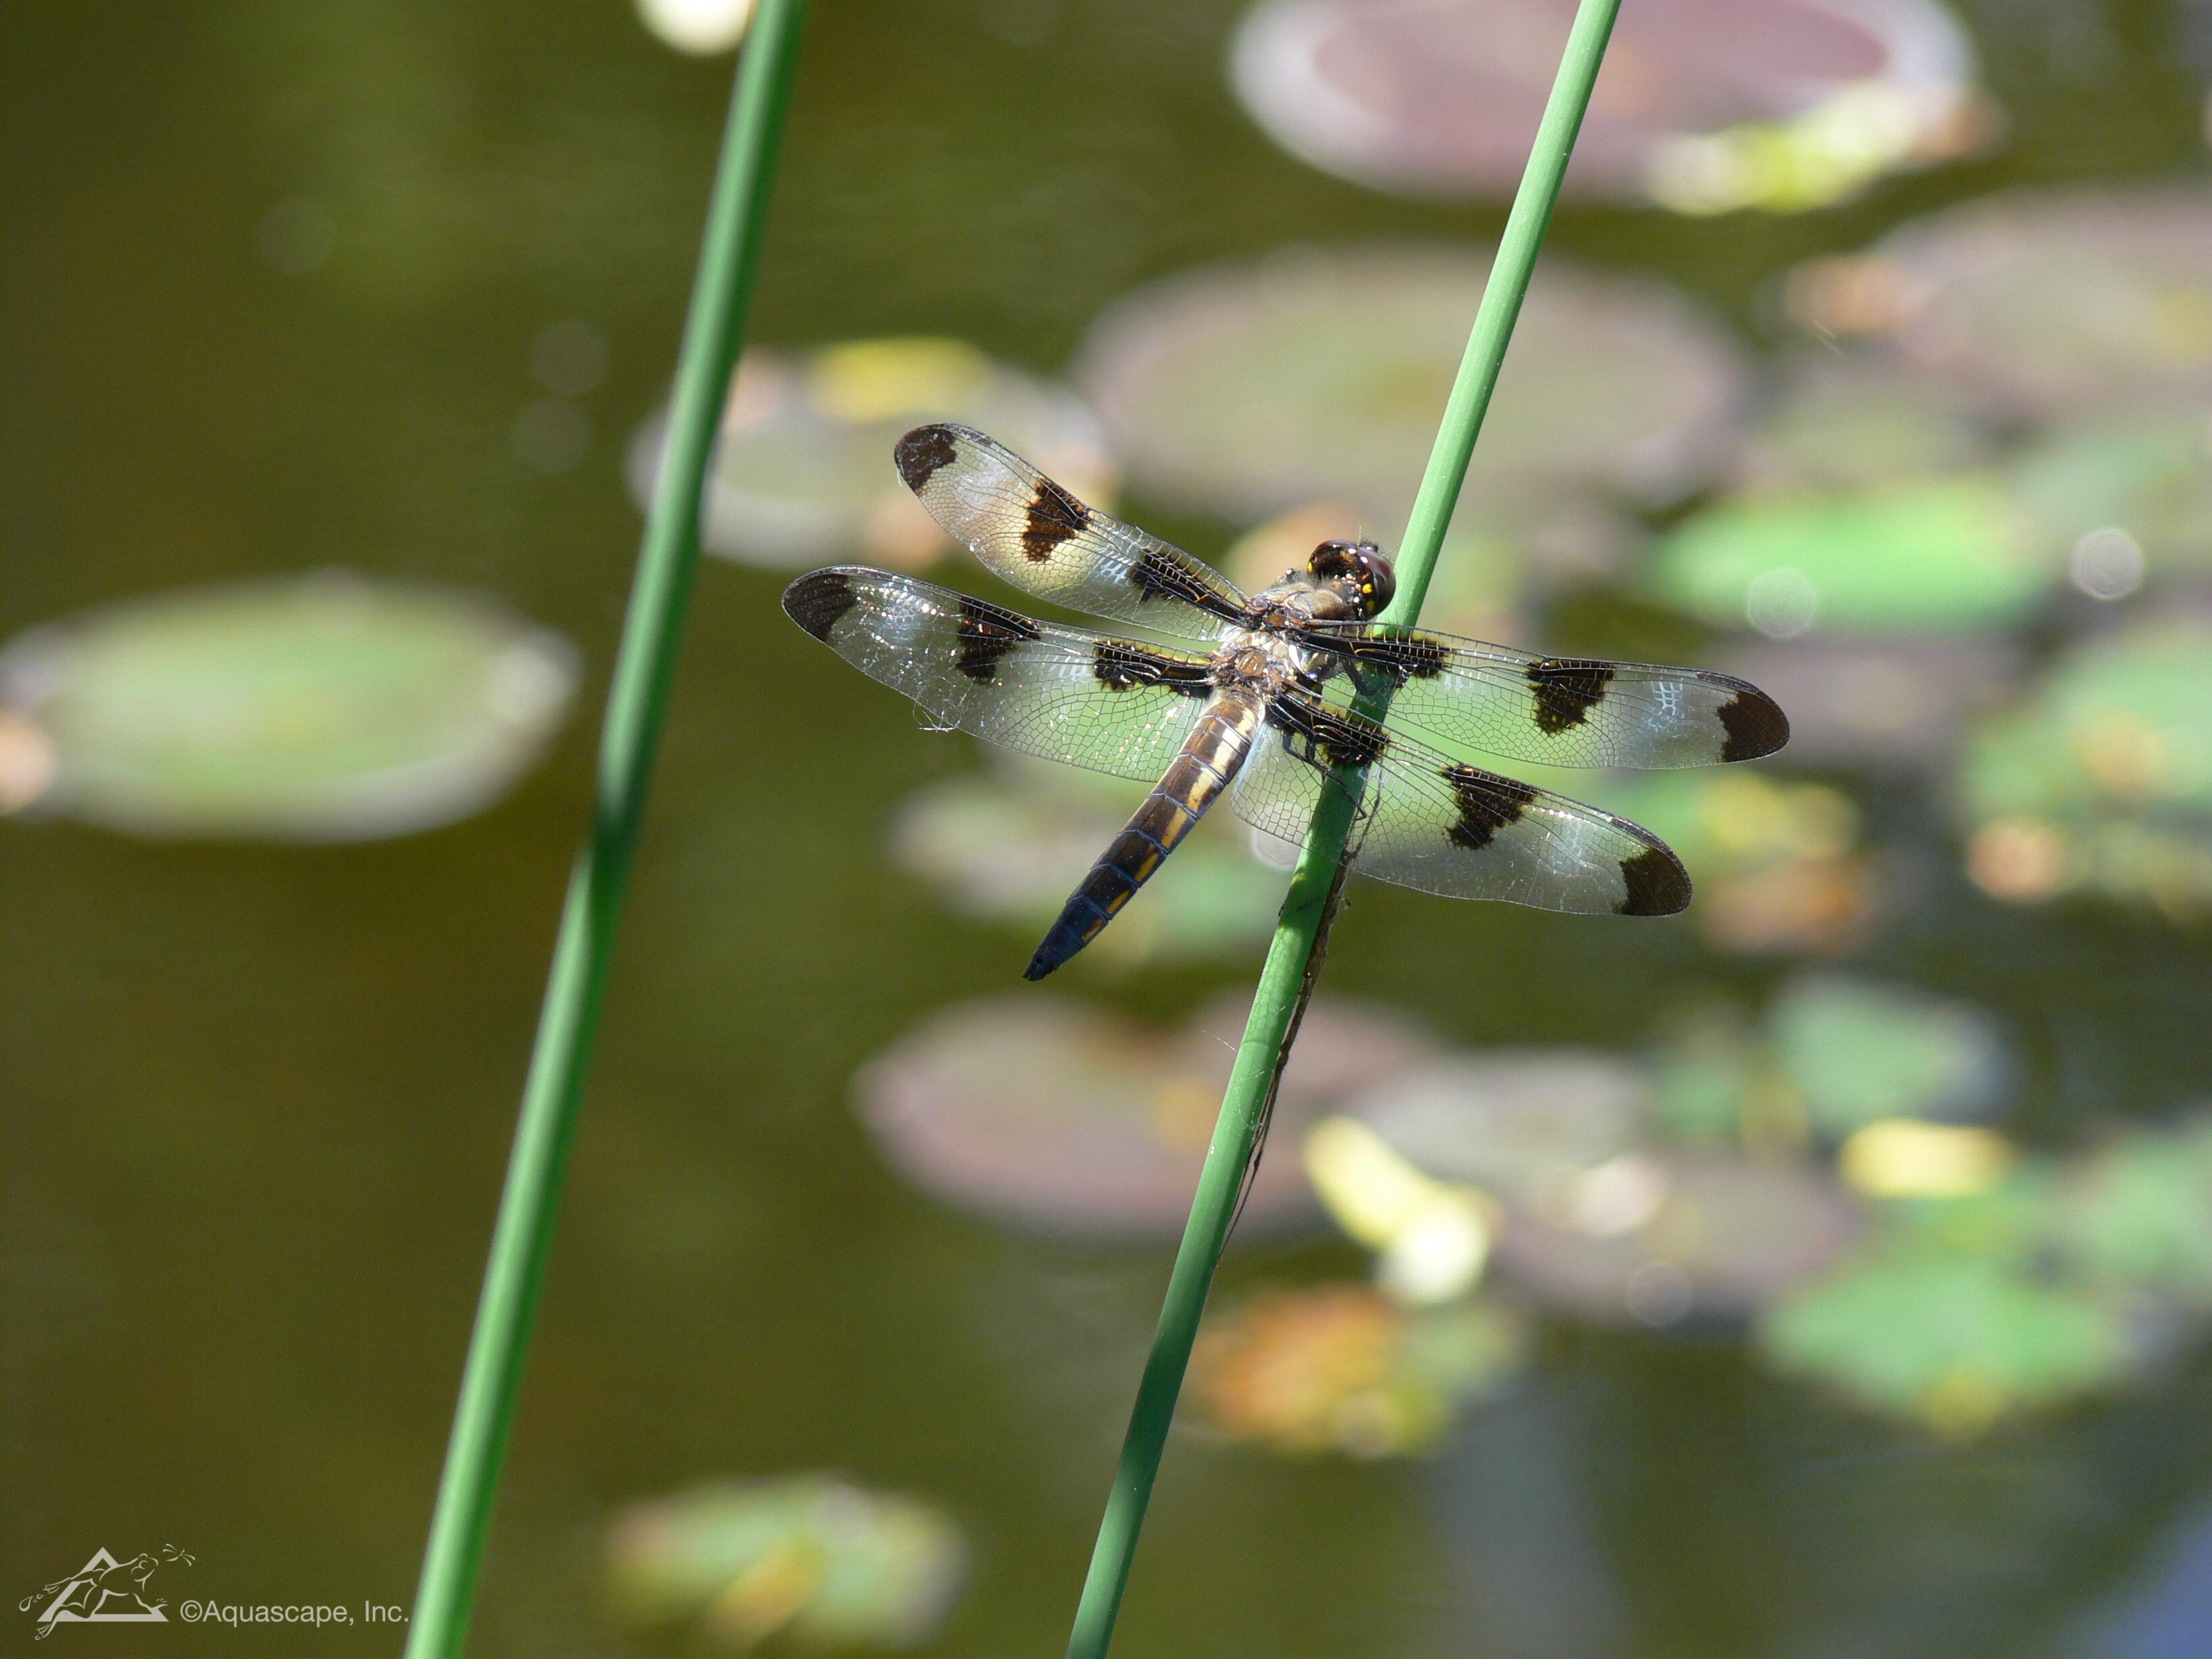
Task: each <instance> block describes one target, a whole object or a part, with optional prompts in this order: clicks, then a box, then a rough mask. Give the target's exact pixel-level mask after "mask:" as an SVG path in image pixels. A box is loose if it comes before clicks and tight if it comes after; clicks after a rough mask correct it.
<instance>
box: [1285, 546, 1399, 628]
mask: <svg viewBox="0 0 2212 1659" xmlns="http://www.w3.org/2000/svg"><path fill="white" fill-rule="evenodd" d="M1306 568H1308V569H1310V570H1311V571H1312V572H1313V574H1314V575H1315V577H1316V580H1321V581H1324V582H1330V583H1334V584H1336V585H1338V586H1340V589H1341V590H1343V591H1344V592H1346V596H1347V597H1349V596H1350V594H1351V593H1352V592H1357V593H1358V596H1359V611H1360V614H1361V615H1362V616H1364V617H1373V616H1376V615H1378V614H1380V613H1381V611H1383V607H1384V606H1386V605H1389V603H1390V599H1391V596H1392V595H1393V594H1395V592H1397V591H1398V579H1397V577H1396V576H1395V575H1394V574H1391V570H1390V561H1389V560H1388V559H1386V558H1384V557H1383V554H1382V551H1381V550H1380V549H1378V548H1377V547H1376V545H1375V544H1374V543H1372V542H1345V541H1331V542H1323V543H1322V544H1321V545H1320V546H1319V547H1316V549H1314V550H1313V557H1312V558H1310V559H1309V560H1308V561H1307V562H1306Z"/></svg>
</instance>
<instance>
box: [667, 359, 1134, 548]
mask: <svg viewBox="0 0 2212 1659" xmlns="http://www.w3.org/2000/svg"><path fill="white" fill-rule="evenodd" d="M943 420H955V421H963V422H967V423H968V424H969V425H972V426H976V427H981V428H983V429H984V430H986V431H988V432H990V433H992V434H993V435H994V436H996V437H998V438H999V439H1000V440H1001V441H1004V442H1006V443H1007V444H1009V445H1011V446H1012V447H1013V448H1014V449H1016V450H1018V452H1020V453H1022V454H1024V455H1026V456H1028V457H1029V458H1030V459H1031V460H1033V461H1035V462H1036V465H1039V466H1040V467H1042V468H1043V469H1044V471H1047V472H1048V473H1049V474H1051V475H1052V476H1053V477H1055V478H1057V479H1059V480H1060V483H1064V484H1066V486H1067V487H1068V488H1069V489H1072V490H1073V491H1074V492H1075V493H1076V495H1079V496H1080V497H1082V498H1083V499H1084V500H1085V501H1098V502H1110V501H1112V499H1113V495H1114V488H1115V472H1114V465H1113V461H1112V459H1111V458H1110V457H1109V455H1108V453H1107V452H1106V449H1105V444H1104V440H1103V437H1102V436H1101V435H1100V433H1099V430H1098V423H1097V420H1096V419H1095V418H1094V417H1093V416H1091V412H1090V410H1087V409H1085V407H1084V406H1083V404H1081V403H1080V402H1079V401H1078V400H1077V399H1076V398H1074V397H1073V395H1072V394H1071V393H1069V392H1067V391H1066V390H1065V389H1064V388H1062V387H1060V386H1055V385H1053V384H1051V383H1049V382H1047V381H1044V380H1038V379H1036V378H1035V377H1034V376H1031V375H1028V374H1022V373H1021V372H1020V371H1018V370H1017V369H1012V368H1007V367H1006V365H1004V364H1002V363H996V362H992V361H991V359H989V358H988V357H986V356H984V355H983V354H982V353H981V352H980V351H978V350H976V349H975V347H973V346H970V345H968V344H966V343H964V342H962V341H959V340H946V339H936V338H928V337H915V338H896V339H880V340H851V341H847V342H844V343H842V344H838V345H832V346H825V347H823V348H822V349H819V350H817V351H815V352H812V353H811V354H808V355H806V356H792V355H790V354H787V353H782V352H776V351H771V350H768V349H763V348H761V347H755V348H753V349H751V350H750V351H748V352H747V353H746V354H745V356H744V361H743V362H741V363H740V364H739V365H738V373H737V377H736V379H735V380H732V382H731V386H730V398H729V406H728V409H727V410H726V412H725V414H724V416H723V418H722V429H721V435H720V440H719V441H718V444H717V447H716V449H715V452H714V465H713V469H712V471H709V473H708V483H707V500H706V520H705V524H704V526H703V527H702V532H701V535H702V544H703V545H704V546H705V547H706V548H707V549H708V550H709V551H711V552H715V553H720V554H722V555H724V556H726V557H729V558H732V559H736V560H738V561H739V562H743V563H746V564H758V565H766V566H768V567H769V568H772V569H797V568H802V567H804V566H806V565H810V564H818V563H820V562H823V560H825V559H839V558H849V557H854V556H865V557H866V558H868V559H871V560H873V561H874V562H878V563H879V564H891V565H897V566H902V567H905V568H919V567H921V566H923V565H927V564H930V563H932V562H934V561H935V560H936V559H938V558H939V556H941V555H943V554H944V553H945V552H947V551H949V550H951V545H952V544H951V542H950V541H949V540H947V539H946V538H945V532H943V531H942V530H940V529H939V527H938V526H937V524H936V522H935V521H934V520H933V519H931V518H930V516H929V514H928V513H927V512H925V511H923V509H922V507H921V503H920V502H919V501H916V500H915V498H914V493H913V492H912V491H911V490H909V489H907V488H906V486H905V485H904V484H903V483H901V482H900V480H899V476H898V471H897V470H896V468H895V467H894V466H893V465H891V446H892V445H893V444H894V443H896V441H898V439H899V437H900V436H901V435H902V434H904V433H905V432H906V431H907V430H908V428H912V427H915V426H919V425H921V423H922V422H925V421H943ZM665 424H666V416H665V412H664V413H663V414H659V415H656V416H653V418H652V419H651V420H649V421H648V422H646V424H645V425H644V426H643V427H642V428H640V429H639V432H638V435H637V438H636V441H635V442H634V443H633V444H632V445H631V447H630V463H629V482H630V492H631V494H632V495H635V497H636V499H637V500H638V501H640V502H643V501H647V500H649V499H651V497H652V495H653V488H654V481H655V480H656V479H657V478H658V477H659V469H660V453H661V448H662V443H663V437H664V432H665Z"/></svg>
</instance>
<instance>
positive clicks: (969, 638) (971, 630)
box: [954, 599, 1042, 685]
mask: <svg viewBox="0 0 2212 1659" xmlns="http://www.w3.org/2000/svg"><path fill="white" fill-rule="evenodd" d="M1040 632H1042V630H1041V629H1039V628H1038V627H1037V625H1036V623H1033V622H1031V621H1030V619H1029V618H1028V617H1024V616H1019V615H1018V614H1016V613H1015V612H1013V611H1002V610H1000V608H999V607H998V606H997V605H985V604H984V603H983V602H982V601H981V599H963V600H961V601H960V625H959V635H958V638H959V647H960V654H959V656H958V658H957V659H956V660H955V662H954V666H955V667H957V668H958V669H959V671H961V672H962V673H963V674H965V675H966V676H967V677H968V678H969V679H971V680H973V681H975V684H978V685H988V684H991V683H992V681H993V680H994V679H995V678H997V677H998V672H999V659H1000V658H1002V657H1004V656H1005V655H1006V653H1008V652H1010V651H1013V650H1016V649H1018V648H1019V647H1022V646H1024V645H1025V644H1027V643H1028V642H1029V641H1031V640H1033V639H1035V638H1036V636H1037V635H1038V634H1039V633H1040Z"/></svg>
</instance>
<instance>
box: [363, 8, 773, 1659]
mask: <svg viewBox="0 0 2212 1659" xmlns="http://www.w3.org/2000/svg"><path fill="white" fill-rule="evenodd" d="M803 10H804V7H803V4H802V0H762V4H761V8H760V13H759V15H758V16H757V18H756V19H755V21H754V23H753V27H752V32H751V35H750V39H749V40H747V42H746V45H745V48H744V57H743V58H742V59H741V60H740V61H739V63H738V77H737V89H736V92H735V94H734V95H733V97H732V101H731V106H730V118H729V125H728V128H727V130H726V132H725V134H724V137H723V143H722V154H721V161H720V167H719V168H718V170H717V172H716V174H715V179H714V196H713V199H712V203H711V204H710V206H709V209H708V216H707V228H706V234H705V238H704V241H703V245H702V247H701V250H700V255H699V267H698V273H697V276H696V281H695V284H694V287H693V289H692V294H691V310H690V317H689V319H687V320H686V322H685V325H684V343H683V348H682V351H681V354H680V356H678V362H677V372H676V391H675V397H674V401H673V404H672V405H671V411H670V416H669V423H668V441H667V447H666V451H665V455H664V457H663V459H662V462H661V470H660V481H659V489H657V490H656V492H655V494H654V496H653V506H652V508H651V510H650V512H649V513H647V518H646V526H645V534H644V538H643V540H642V542H641V545H640V548H639V551H638V562H637V573H636V576H635V580H634V582H633V584H632V586H631V589H630V599H629V611H628V614H627V616H626V617H625V618H624V621H623V635H622V644H621V647H620V649H619V651H618V653H617V656H616V659H615V671H614V680H613V684H612V687H611V690H610V691H609V693H608V697H607V711H606V720H605V727H604V730H603V732H602V734H601V738H600V748H599V787H598V795H597V801H596V805H595V810H594V812H593V815H592V826H591V829H590V830H589V832H588V833H587V834H586V836H585V839H584V844H583V847H582V848H581V850H580V852H579V854H578V855H577V859H576V864H575V867H574V872H573V873H572V874H571V876H570V878H569V882H568V899H567V902H566V904H565V906H564V907H563V908H562V913H561V930H560V935H559V938H558V939H557V940H556V943H555V945H554V949H553V963H552V968H551V971H550V974H549V975H548V976H547V980H546V986H545V1001H544V1006H543V1008H542V1010H541V1011H540V1013H539V1016H538V1039H537V1043H536V1045H535V1047H534V1048H532V1053H531V1057H530V1073H529V1077H528V1080H527V1081H526V1083H525V1085H524V1086H523V1095H522V1109H521V1113H520V1118H519V1121H517V1123H516V1126H515V1133H514V1145H513V1151H512V1152H511V1154H510V1156H509V1158H508V1163H507V1181H506V1185H505V1187H504V1188H503V1189H502V1191H501V1196H500V1206H499V1216H498V1219H497V1221H496V1222H495V1225H494V1227H493V1231H492V1242H491V1251H490V1259H489V1262H488V1263H487V1265H486V1267H485V1269H484V1279H483V1291H482V1294H481V1296H480V1297H479V1299H478V1302H477V1318H476V1327H475V1329H474V1331H473V1333H472V1334H471V1336H470V1339H469V1351H468V1359H467V1363H466V1364H465V1369H464V1370H463V1372H462V1377H461V1389H460V1397H459V1403H458V1405H457V1406H456V1407H455V1410H454V1413H453V1435H452V1437H451V1439H450V1440H449V1441H448V1443H447V1449H446V1467H445V1473H444V1474H443V1476H442V1477H441V1480H440V1481H439V1485H438V1498H437V1504H436V1508H435V1511H434V1512H433V1514H432V1516H431V1522H430V1534H429V1540H428V1544H427V1546H426V1547H425V1548H424V1551H423V1557H422V1581H421V1583H420V1584H419V1586H418V1587H417V1589H416V1594H415V1606H414V1608H413V1611H412V1613H411V1614H410V1624H409V1630H408V1638H407V1656H408V1659H453V1656H456V1655H458V1654H459V1652H460V1651H461V1649H462V1646H463V1644H464V1643H465V1641H466V1639H467V1635H468V1623H469V1612H470V1607H471V1603H472V1602H473V1601H474V1598H475V1592H476V1585H477V1570H478V1567H479V1565H481V1563H482V1560H483V1547H484V1541H485V1537H486V1534H487V1533H488V1532H489V1528H490V1524H491V1513H492V1505H493V1502H494V1499H495V1497H496V1496H497V1493H498V1489H499V1475H500V1467H501V1462H502V1460H503V1458H504V1456H505V1454H506V1450H507V1437H508V1433H509V1431H510V1429H511V1427H512V1425H513V1418H514V1404H515V1398H516V1395H517V1394H518V1392H519V1390H520V1385H521V1380H522V1369H523V1361H524V1358H525V1355H526V1352H527V1351H528V1348H529V1345H530V1332H531V1326H532V1322H533V1319H534V1317H535V1315H536V1312H537V1306H538V1292H539V1291H540V1288H541V1286H542V1285H543V1283H544V1274H545V1259H546V1254H547V1251H548V1249H550V1245H551V1243H552V1238H553V1225H554V1217H555V1213H556V1210H557V1208H558V1206H559V1200H560V1194H561V1186H562V1177H563V1176H564V1174H565V1172H566V1170H567V1166H568V1148H569V1145H570V1143H571V1141H572V1140H573V1139H574V1133H575V1124H576V1111H577V1106H578V1103H579V1101H580V1098H581V1096H582V1092H583V1083H584V1073H585V1071H586V1066H588V1065H589V1063H590V1059H591V1051H592V1039H593V1037H594V1036H595V1035H596V1033H597V1030H598V1027H599V1009H600V1006H601V1003H602V1001H603V1000H604V998H605V990H606V983H607V965H608V960H609V957H611V953H612V951H613V948H614V939H615V929H616V923H617V919H618V917H619V915H620V913H621V909H622V896H623V885H624V883H625V882H626V880H627V878H628V876H629V866H630V859H631V854H632V852H633V850H634V849H635V846H636V842H637V830H638V824H639V822H640V819H641V816H642V814H643V811H644V807H645V797H646V784H647V777H648V775H649V774H650V772H651V771H652V768H653V755H654V751H655V750H656V748H657V747H658V743H659V732H660V725H661V718H662V715H663V714H664V712H665V709H666V707H667V702H668V687H669V683H670V679H671V676H672V674H673V672H674V668H675V660H676V647H677V641H678V636H679V635H681V633H682V631H683V625H684V608H685V602H686V600H687V599H689V597H690V589H691V578H692V573H693V571H694V570H695V569H696V568H697V565H698V561H699V513H700V500H701V492H702V487H703V484H704V482H705V478H706V472H707V466H708V460H709V459H710V457H711V454H712V452H713V448H714V432H715V428H716V424H717V422H719V421H720V416H721V410H722V402H723V398H724V395H725V392H726V388H727V386H728V385H729V379H730V373H731V370H732V368H733V366H734V365H735V364H736V362H737V356H738V345H739V343H740V342H741V341H742V339H743V337H744V319H745V309H746V304H747V301H749V299H750V296H751V293H752V286H753V273H754V271H755V270H756V269H757V265H758V263H759V258H760V241H761V229H762V225H763V221H764V220H765V218H766V216H767V210H768V198H769V185H770V183H771V181H772V179H773V178H774V176H775V158H776V150H777V147H778V144H779V142H780V140H781V137H782V132H783V125H784V116H785V112H786V111H787V109H788V108H789V106H790V101H791V82H792V75H793V67H794V65H795V63H796V59H797V55H798V46H799V24H800V20H801V15H802V13H803Z"/></svg>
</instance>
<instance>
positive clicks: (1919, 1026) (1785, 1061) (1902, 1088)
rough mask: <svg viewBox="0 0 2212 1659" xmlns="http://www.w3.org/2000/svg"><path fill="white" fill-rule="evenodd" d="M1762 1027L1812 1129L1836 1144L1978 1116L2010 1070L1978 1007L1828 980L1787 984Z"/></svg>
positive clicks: (1816, 977)
mask: <svg viewBox="0 0 2212 1659" xmlns="http://www.w3.org/2000/svg"><path fill="white" fill-rule="evenodd" d="M1766 1030H1767V1033H1768V1040H1769V1041H1770V1042H1771V1044H1772V1045H1773V1049H1774V1053H1775V1054H1776V1056H1777V1058H1778V1060H1780V1061H1781V1064H1782V1067H1783V1070H1784V1073H1785V1074H1786V1075H1787V1077H1788V1078H1789V1079H1790V1081H1791V1083H1792V1084H1794V1085H1795V1086H1796V1090H1797V1091H1798V1093H1799V1095H1800V1096H1801V1097H1802V1099H1803V1100H1804V1101H1805V1103H1806V1106H1807V1109H1808V1115H1809V1117H1810V1119H1811V1122H1812V1126H1813V1127H1814V1128H1815V1129H1816V1130H1818V1131H1819V1132H1820V1133H1822V1134H1824V1135H1827V1136H1830V1137H1832V1138H1835V1139H1841V1138H1843V1137H1844V1136H1845V1135H1848V1134H1849V1133H1850V1132H1851V1131H1852V1130H1854V1129H1857V1128H1859V1127H1862V1126H1863V1125H1865V1124H1868V1123H1872V1122H1874V1121H1876V1120H1877V1119H1880V1118H1886V1117H1926V1118H1939V1119H1959V1118H1967V1117H1973V1116H1976V1115H1981V1114H1983V1113H1985V1112H1987V1111H1988V1110H1989V1109H1990V1108H1991V1107H1993V1106H1994V1105H1995V1104H1996V1102H1997V1100H1998V1098H1999V1097H2000V1095H2001V1093H2002V1090H2003V1087H2004V1085H2005V1083H2006V1081H2007V1080H2008V1074H2009V1070H2010V1068H2009V1066H2008V1064H2007V1063H2006V1058H2005V1052H2004V1047H2003V1044H2002V1042H2001V1041H2000V1039H1999V1037H1998V1035H1997V1031H1996V1026H1995V1024H1992V1023H1991V1021H1990V1018H1989V1017H1988V1016H1987V1015H1985V1014H1984V1013H1982V1012H1980V1011H1979V1010H1978V1009H1974V1008H1970V1007H1966V1006H1963V1005H1961V1004H1958V1003H1951V1002H1945V1001H1942V1000H1938V999H1936V998H1935V997H1931V996H1929V995H1927V994H1924V993H1923V992H1919V991H1916V990H1912V989H1910V988H1908V987H1902V986H1891V985H1879V984H1875V983H1873V982H1871V981H1865V980H1858V979H1847V978H1844V977H1843V976H1841V975H1835V974H1826V973H1813V974H1805V975H1800V976H1799V977H1798V978H1796V980H1794V981H1791V982H1790V985H1789V986H1788V987H1785V988H1784V991H1783V993H1782V994H1781V995H1780V996H1779V997H1778V998H1777V999H1776V1000H1775V1003H1774V1006H1773V1007H1772V1008H1771V1010H1770V1012H1769V1013H1768V1015H1767V1024H1766Z"/></svg>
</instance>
